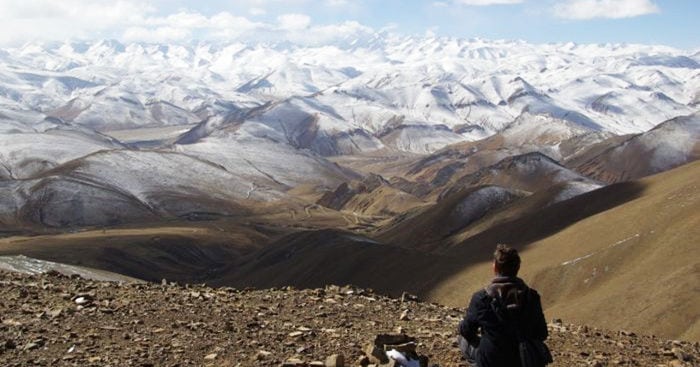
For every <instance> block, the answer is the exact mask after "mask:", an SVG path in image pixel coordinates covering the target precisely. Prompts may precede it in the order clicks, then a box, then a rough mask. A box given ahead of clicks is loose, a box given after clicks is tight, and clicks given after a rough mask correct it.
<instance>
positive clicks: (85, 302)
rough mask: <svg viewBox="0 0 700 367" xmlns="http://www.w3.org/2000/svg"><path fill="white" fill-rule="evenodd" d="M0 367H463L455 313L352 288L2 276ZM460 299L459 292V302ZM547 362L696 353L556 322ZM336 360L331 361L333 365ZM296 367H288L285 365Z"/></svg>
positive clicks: (683, 346)
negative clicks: (378, 340) (403, 351)
mask: <svg viewBox="0 0 700 367" xmlns="http://www.w3.org/2000/svg"><path fill="white" fill-rule="evenodd" d="M0 285H1V287H0V365H2V366H203V365H211V366H278V365H281V364H283V363H285V362H288V361H290V360H292V359H295V360H296V362H295V363H296V364H297V365H306V364H308V365H312V366H313V365H319V366H323V365H324V362H325V361H326V360H327V359H328V357H329V356H332V355H334V354H342V355H343V356H344V359H345V365H350V366H355V365H359V363H360V360H361V359H362V357H363V356H364V353H363V349H365V347H366V346H367V345H368V344H371V343H372V342H373V341H374V339H375V336H376V335H377V334H380V333H396V332H403V333H406V334H408V335H410V336H412V337H414V338H415V339H416V341H417V342H418V347H417V351H418V353H419V354H421V355H425V356H427V357H428V358H429V360H430V364H429V365H430V366H434V365H438V366H443V367H444V366H464V364H463V362H462V361H460V358H459V353H458V351H457V349H456V348H455V346H454V339H455V327H456V325H457V323H458V322H459V320H460V318H461V317H462V312H463V311H462V310H458V309H452V308H446V307H443V306H440V305H436V304H429V303H422V302H418V301H415V300H413V299H412V297H410V296H405V297H403V298H404V299H391V298H386V297H383V296H380V295H377V294H374V293H372V292H371V291H368V290H361V289H356V288H352V287H336V286H329V287H326V288H325V289H314V290H292V289H271V290H236V289H230V288H218V289H216V288H209V287H206V286H179V285H175V284H170V283H166V282H164V283H163V284H143V283H140V284H139V283H133V284H119V283H110V282H97V281H90V280H85V279H82V278H77V277H73V278H70V277H66V276H62V275H60V274H57V273H50V274H44V275H23V274H18V273H7V272H0ZM465 302H466V296H465ZM548 344H549V346H550V347H551V349H552V351H553V354H554V359H555V362H554V366H616V365H621V366H698V365H700V363H699V362H700V345H699V344H698V343H697V342H695V343H690V342H684V341H669V340H663V339H660V338H657V337H654V336H643V335H636V334H634V333H628V332H624V331H617V332H613V331H605V330H599V329H594V328H589V327H586V326H574V325H568V324H564V323H561V322H556V323H552V324H550V339H549V341H548ZM336 362H338V361H337V360H336ZM290 365H294V364H290Z"/></svg>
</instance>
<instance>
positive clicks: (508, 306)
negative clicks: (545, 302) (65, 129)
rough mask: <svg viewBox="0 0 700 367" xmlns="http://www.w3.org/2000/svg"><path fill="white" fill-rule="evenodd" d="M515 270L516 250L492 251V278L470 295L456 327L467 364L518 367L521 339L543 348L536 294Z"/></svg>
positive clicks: (544, 334)
mask: <svg viewBox="0 0 700 367" xmlns="http://www.w3.org/2000/svg"><path fill="white" fill-rule="evenodd" d="M519 270H520V256H519V255H518V251H517V250H516V249H514V248H511V247H508V246H506V245H503V244H499V245H498V246H497V247H496V251H495V252H494V261H493V272H494V274H495V277H494V278H493V280H492V281H491V284H489V285H488V286H486V287H485V288H484V289H482V290H480V291H478V292H476V293H474V294H473V295H472V298H471V301H470V302H469V307H468V308H467V312H466V315H465V316H464V319H463V320H462V321H461V322H460V323H459V327H458V332H459V336H458V340H457V342H458V345H459V348H460V349H461V351H462V354H463V355H464V358H465V359H466V360H467V362H469V363H470V364H472V365H473V364H476V366H478V367H518V366H522V364H521V351H520V342H521V341H522V340H537V341H539V342H541V343H540V345H544V343H543V342H544V340H546V339H547V336H548V333H547V323H546V321H545V317H544V313H543V312H542V304H541V301H540V295H539V294H538V293H537V291H536V290H534V289H532V288H529V287H528V286H527V285H526V284H525V282H524V281H523V280H522V279H520V278H518V276H517V275H518V271H519ZM545 348H546V346H545ZM547 353H549V351H548V350H547ZM549 358H550V359H551V355H550V356H549ZM544 363H547V362H544ZM544 363H542V365H544Z"/></svg>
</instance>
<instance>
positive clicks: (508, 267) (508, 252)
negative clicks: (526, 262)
mask: <svg viewBox="0 0 700 367" xmlns="http://www.w3.org/2000/svg"><path fill="white" fill-rule="evenodd" d="M493 262H494V264H495V266H496V272H497V273H498V274H500V275H504V276H510V277H514V276H516V275H518V270H520V255H518V250H516V249H514V248H512V247H510V246H508V245H504V244H498V245H497V246H496V251H495V252H494V253H493Z"/></svg>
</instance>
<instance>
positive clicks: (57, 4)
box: [0, 0, 156, 45]
mask: <svg viewBox="0 0 700 367" xmlns="http://www.w3.org/2000/svg"><path fill="white" fill-rule="evenodd" d="M155 10H156V9H155V8H154V7H152V6H151V5H149V4H148V3H147V2H143V1H131V0H119V1H113V0H94V1H86V0H62V1H54V0H31V1H12V0H0V44H3V45H16V44H21V43H24V42H28V41H43V40H60V39H69V38H90V37H93V38H94V37H100V36H101V35H105V34H109V33H110V31H111V30H113V29H114V28H118V27H123V26H125V25H135V24H138V23H141V22H143V21H144V18H145V17H146V16H148V15H149V14H152V13H153V12H155Z"/></svg>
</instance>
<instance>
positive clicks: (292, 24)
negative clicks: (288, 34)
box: [277, 14, 311, 31]
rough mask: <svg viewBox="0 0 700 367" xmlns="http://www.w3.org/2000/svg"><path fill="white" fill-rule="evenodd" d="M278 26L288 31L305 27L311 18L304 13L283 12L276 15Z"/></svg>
mask: <svg viewBox="0 0 700 367" xmlns="http://www.w3.org/2000/svg"><path fill="white" fill-rule="evenodd" d="M277 22H278V23H279V27H280V28H281V29H284V30H288V31H298V30H302V29H306V28H308V27H309V25H310V24H311V18H310V17H309V16H308V15H306V14H284V15H280V16H279V17H277Z"/></svg>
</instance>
